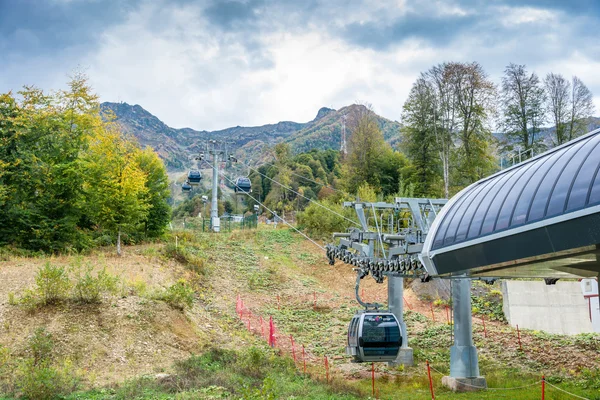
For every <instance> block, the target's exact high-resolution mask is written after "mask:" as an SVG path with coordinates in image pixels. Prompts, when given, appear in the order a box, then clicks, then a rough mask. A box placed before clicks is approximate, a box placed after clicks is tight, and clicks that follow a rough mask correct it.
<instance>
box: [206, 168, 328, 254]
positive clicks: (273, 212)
mask: <svg viewBox="0 0 600 400" xmlns="http://www.w3.org/2000/svg"><path fill="white" fill-rule="evenodd" d="M203 161H204V162H205V163H207V164H208V165H209V166H210V167H211V168H212V169H213V170H214V169H215V166H214V165H212V164H211V163H209V162H208V161H206V160H203ZM224 176H225V179H227V180H228V181H229V182H230V183H232V184H233V185H235V182H234V181H232V180H231V179H229V177H228V176H226V175H224ZM245 195H246V196H248V197H250V198H251V199H252V200H254V201H256V202H257V203H258V204H260V205H261V206H263V207H264V208H265V209H266V210H267V211H269V212H270V213H271V214H273V215H275V216H277V218H279V219H281V220H282V221H283V222H284V223H285V224H286V225H287V226H289V227H290V228H292V229H293V230H295V231H296V232H298V233H299V234H300V235H302V236H304V237H305V238H306V239H307V240H308V241H310V242H311V243H312V244H314V245H315V246H317V247H318V248H320V249H321V250H323V251H327V249H326V248H325V247H323V246H321V245H320V244H319V243H317V242H315V241H314V240H312V239H311V238H310V237H308V236H307V235H306V234H304V232H301V231H300V230H298V229H297V228H296V227H295V226H293V225H292V224H290V223H289V222H287V221H286V220H285V219H283V218H281V217H280V216H279V215H277V213H276V212H275V211H273V210H271V209H270V208H269V207H267V206H265V205H264V204H263V203H261V202H260V201H258V200H257V199H256V198H254V197H253V196H251V195H250V193H245Z"/></svg>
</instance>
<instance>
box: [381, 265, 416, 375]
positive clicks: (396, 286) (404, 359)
mask: <svg viewBox="0 0 600 400" xmlns="http://www.w3.org/2000/svg"><path fill="white" fill-rule="evenodd" d="M387 279H388V309H389V311H390V312H391V313H393V314H394V315H395V316H396V319H397V320H398V323H399V324H400V332H401V333H402V347H401V348H400V352H399V353H398V358H396V360H395V361H393V362H391V363H390V365H400V364H402V365H406V366H412V365H414V358H413V349H412V348H410V347H408V331H407V329H406V323H405V322H404V278H402V277H400V276H396V275H388V277H387Z"/></svg>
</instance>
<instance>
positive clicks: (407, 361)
mask: <svg viewBox="0 0 600 400" xmlns="http://www.w3.org/2000/svg"><path fill="white" fill-rule="evenodd" d="M388 364H389V366H390V367H396V366H398V365H405V366H407V367H412V366H413V365H415V359H414V357H413V349H412V348H410V347H406V348H401V349H400V351H399V352H398V358H396V359H395V360H394V361H392V362H389V363H388Z"/></svg>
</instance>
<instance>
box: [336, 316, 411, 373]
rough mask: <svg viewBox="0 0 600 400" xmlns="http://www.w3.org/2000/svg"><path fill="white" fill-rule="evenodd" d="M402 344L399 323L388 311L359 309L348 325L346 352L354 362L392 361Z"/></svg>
mask: <svg viewBox="0 0 600 400" xmlns="http://www.w3.org/2000/svg"><path fill="white" fill-rule="evenodd" d="M400 346H402V334H401V332H400V324H399V323H398V320H397V319H396V317H395V316H394V314H392V313H390V312H378V311H359V312H357V313H356V314H355V315H354V317H352V321H350V325H349V326H348V346H347V347H346V354H347V355H349V356H354V360H353V361H354V362H375V361H394V360H395V359H396V358H397V357H398V352H399V351H400Z"/></svg>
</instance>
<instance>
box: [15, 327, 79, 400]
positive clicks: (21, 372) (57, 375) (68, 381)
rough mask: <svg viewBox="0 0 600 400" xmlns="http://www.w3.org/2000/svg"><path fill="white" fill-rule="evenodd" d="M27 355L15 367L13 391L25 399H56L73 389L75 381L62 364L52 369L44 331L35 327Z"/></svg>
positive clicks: (50, 348) (49, 344)
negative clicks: (15, 383) (15, 375)
mask: <svg viewBox="0 0 600 400" xmlns="http://www.w3.org/2000/svg"><path fill="white" fill-rule="evenodd" d="M27 347H28V349H27V352H28V353H29V354H30V355H29V357H27V358H26V359H25V360H24V361H23V362H22V363H21V365H20V366H19V368H18V370H17V372H16V374H17V388H18V389H19V390H20V392H21V393H22V394H23V396H24V397H25V398H27V399H40V400H45V399H56V398H61V397H63V396H64V395H66V394H68V393H70V392H72V391H74V390H75V389H77V386H78V385H79V380H78V378H77V377H76V376H75V374H73V373H72V368H71V364H70V363H68V362H66V363H64V365H63V366H62V368H56V367H55V365H54V362H53V357H52V353H53V349H54V341H53V339H52V335H51V334H50V333H48V332H47V331H46V330H45V329H44V328H38V329H36V330H35V332H34V333H33V335H32V336H31V337H30V338H29V342H28V346H27Z"/></svg>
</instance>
